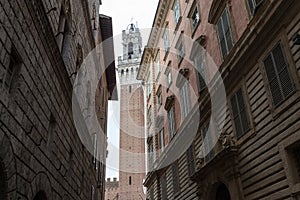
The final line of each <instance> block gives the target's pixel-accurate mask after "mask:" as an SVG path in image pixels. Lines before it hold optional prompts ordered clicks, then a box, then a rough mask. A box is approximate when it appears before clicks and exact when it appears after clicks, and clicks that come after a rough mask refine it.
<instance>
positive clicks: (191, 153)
mask: <svg viewBox="0 0 300 200" xmlns="http://www.w3.org/2000/svg"><path fill="white" fill-rule="evenodd" d="M187 159H188V160H187V161H188V172H189V176H192V175H194V173H195V160H194V146H193V145H191V146H190V147H189V148H188V150H187Z"/></svg>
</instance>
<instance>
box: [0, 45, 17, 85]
mask: <svg viewBox="0 0 300 200" xmlns="http://www.w3.org/2000/svg"><path fill="white" fill-rule="evenodd" d="M21 63H22V60H21V58H20V56H19V54H18V53H17V50H16V49H15V48H14V47H13V48H12V49H11V53H10V60H9V66H8V68H6V73H5V76H4V79H3V80H1V79H0V83H2V87H3V88H5V89H7V90H8V91H10V90H11V86H12V84H13V82H14V79H15V77H16V75H17V73H18V71H19V70H20V65H21Z"/></svg>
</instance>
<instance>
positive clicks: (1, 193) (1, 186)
mask: <svg viewBox="0 0 300 200" xmlns="http://www.w3.org/2000/svg"><path fill="white" fill-rule="evenodd" d="M6 190H7V186H6V174H5V171H4V166H3V164H2V162H1V160H0V199H1V200H2V199H3V200H6V199H7V196H6Z"/></svg>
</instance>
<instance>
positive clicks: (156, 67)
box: [155, 52, 160, 79]
mask: <svg viewBox="0 0 300 200" xmlns="http://www.w3.org/2000/svg"><path fill="white" fill-rule="evenodd" d="M155 74H156V76H155V78H156V79H157V78H158V76H159V74H160V64H159V52H158V55H157V56H156V59H155Z"/></svg>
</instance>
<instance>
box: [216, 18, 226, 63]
mask: <svg viewBox="0 0 300 200" xmlns="http://www.w3.org/2000/svg"><path fill="white" fill-rule="evenodd" d="M217 32H218V36H219V40H220V46H221V53H222V56H223V58H224V57H225V56H226V55H227V50H226V44H225V38H224V32H223V27H222V18H221V19H220V20H219V22H218V23H217Z"/></svg>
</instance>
